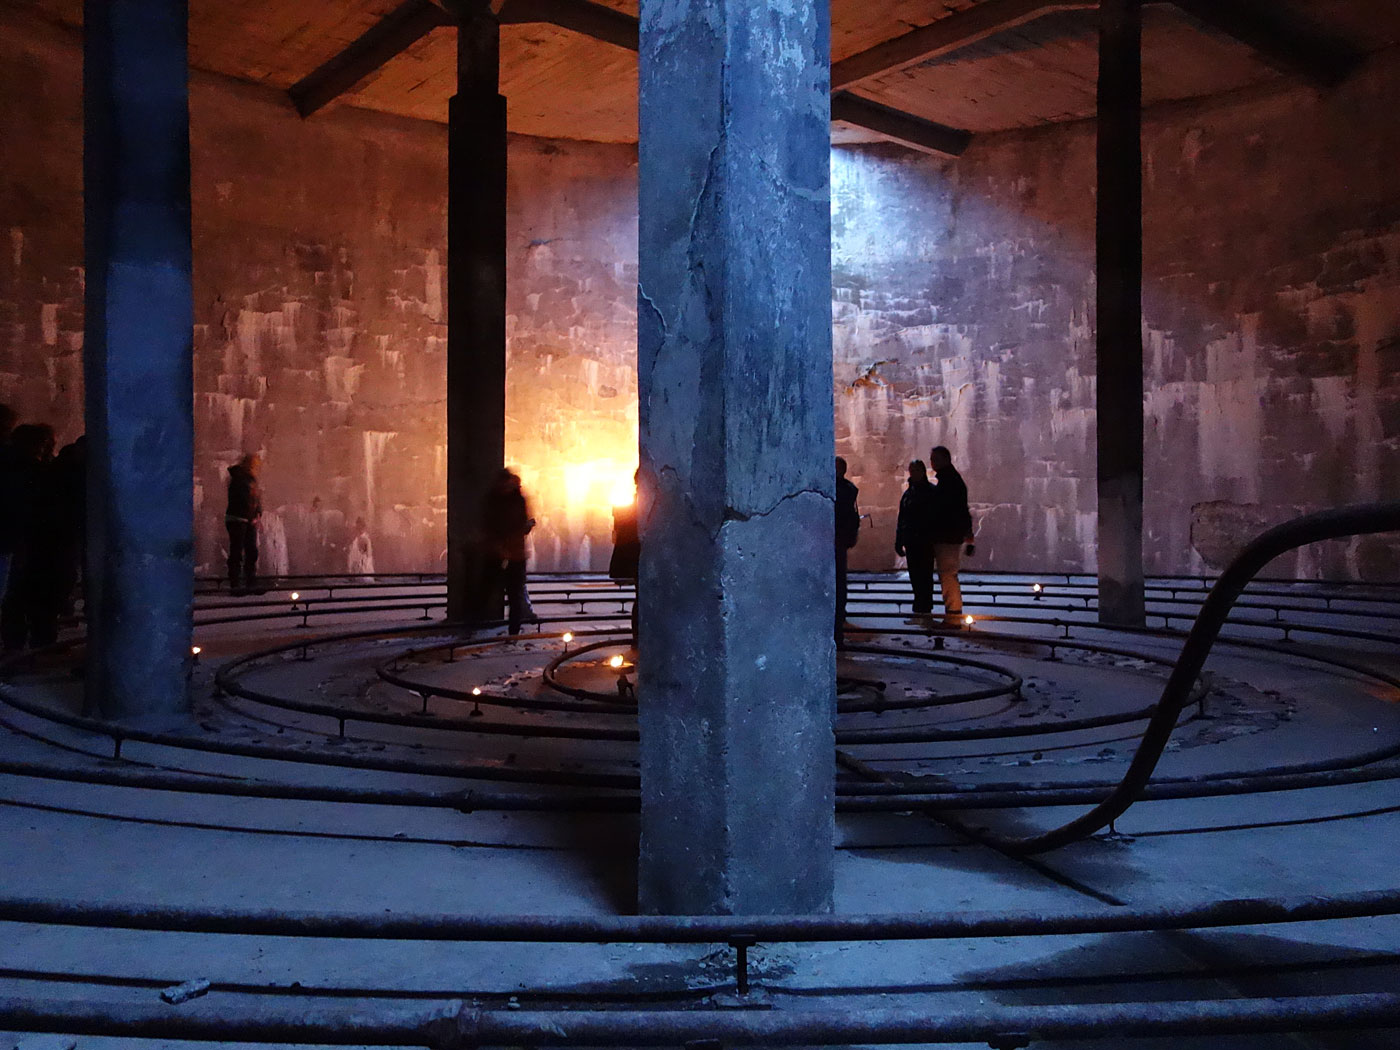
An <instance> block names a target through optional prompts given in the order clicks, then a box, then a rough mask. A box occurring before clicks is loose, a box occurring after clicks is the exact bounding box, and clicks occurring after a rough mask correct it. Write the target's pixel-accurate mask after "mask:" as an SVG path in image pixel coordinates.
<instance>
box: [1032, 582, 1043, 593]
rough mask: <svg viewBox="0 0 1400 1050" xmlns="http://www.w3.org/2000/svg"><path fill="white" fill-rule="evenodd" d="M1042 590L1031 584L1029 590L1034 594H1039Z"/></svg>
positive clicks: (1035, 584)
mask: <svg viewBox="0 0 1400 1050" xmlns="http://www.w3.org/2000/svg"><path fill="white" fill-rule="evenodd" d="M1042 589H1043V588H1042V587H1041V586H1040V584H1038V583H1033V584H1031V590H1033V591H1035V593H1036V594H1039V593H1040V592H1041V590H1042Z"/></svg>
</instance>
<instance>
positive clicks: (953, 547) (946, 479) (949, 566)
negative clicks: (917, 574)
mask: <svg viewBox="0 0 1400 1050" xmlns="http://www.w3.org/2000/svg"><path fill="white" fill-rule="evenodd" d="M928 460H929V463H930V464H932V466H933V473H934V476H935V477H936V478H937V479H938V480H937V483H936V484H935V485H934V519H933V531H932V537H933V555H934V561H935V563H936V565H937V567H938V586H939V589H940V590H941V591H942V592H943V622H944V623H945V624H946V625H947V626H949V627H957V626H960V624H961V617H962V611H963V608H962V586H961V585H960V584H959V583H958V569H959V568H961V565H962V555H963V554H964V553H966V554H967V556H968V557H969V558H970V557H972V555H974V554H976V553H977V547H976V546H975V544H974V543H973V535H972V511H971V510H970V509H969V508H968V505H967V482H965V481H963V477H962V475H961V474H959V473H958V471H957V468H956V467H954V466H953V454H952V453H951V452H949V451H948V450H947V449H946V448H945V447H943V446H942V445H936V446H934V448H932V449H930V450H929V454H928ZM930 611H932V610H931V609H930Z"/></svg>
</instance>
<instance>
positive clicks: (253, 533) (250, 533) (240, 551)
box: [224, 452, 262, 594]
mask: <svg viewBox="0 0 1400 1050" xmlns="http://www.w3.org/2000/svg"><path fill="white" fill-rule="evenodd" d="M261 466H262V460H261V458H260V457H259V456H258V455H257V453H255V452H250V453H248V454H247V455H246V456H244V457H243V458H242V459H240V460H239V461H238V462H237V463H235V464H234V465H233V466H231V467H229V468H228V510H227V511H226V512H225V513H224V527H225V528H226V529H227V530H228V583H229V589H230V590H231V591H232V592H233V593H234V594H248V593H250V592H254V590H255V588H256V586H257V573H258V522H259V520H261V518H262V489H261V487H260V486H259V485H258V468H259V467H261Z"/></svg>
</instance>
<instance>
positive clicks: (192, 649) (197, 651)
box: [190, 645, 204, 657]
mask: <svg viewBox="0 0 1400 1050" xmlns="http://www.w3.org/2000/svg"><path fill="white" fill-rule="evenodd" d="M202 652H204V650H203V649H201V648H200V647H199V646H197V645H192V646H190V655H191V656H196V657H197V656H198V655H199V654H200V653H202Z"/></svg>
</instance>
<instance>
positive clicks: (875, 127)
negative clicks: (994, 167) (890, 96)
mask: <svg viewBox="0 0 1400 1050" xmlns="http://www.w3.org/2000/svg"><path fill="white" fill-rule="evenodd" d="M831 119H832V120H839V121H841V122H842V123H844V124H852V125H854V126H856V127H858V128H865V129H866V130H867V131H873V132H875V133H876V134H878V135H883V136H884V137H885V138H887V139H893V140H894V141H895V142H898V143H899V144H900V145H901V146H908V147H909V148H910V149H916V150H918V151H919V152H921V153H937V154H939V155H941V156H945V157H960V156H962V155H963V153H964V151H966V149H967V147H968V145H969V144H970V143H971V142H972V132H970V131H962V130H960V129H958V128H950V127H948V126H947V125H945V124H936V123H934V122H933V121H931V120H924V119H923V118H922V117H916V116H913V115H912V114H909V113H904V112H902V111H900V110H897V109H891V108H890V107H889V106H882V105H880V103H878V102H872V101H870V100H869V99H868V98H861V97H860V96H858V95H852V94H851V93H850V92H849V91H838V92H837V93H836V94H834V95H832V96H831Z"/></svg>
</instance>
